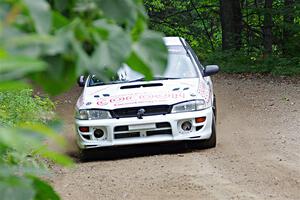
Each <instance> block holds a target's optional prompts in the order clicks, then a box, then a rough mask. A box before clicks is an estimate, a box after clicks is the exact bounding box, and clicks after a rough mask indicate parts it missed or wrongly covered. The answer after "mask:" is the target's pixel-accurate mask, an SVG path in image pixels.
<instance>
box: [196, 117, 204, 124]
mask: <svg viewBox="0 0 300 200" xmlns="http://www.w3.org/2000/svg"><path fill="white" fill-rule="evenodd" d="M195 120H196V123H203V122H205V120H206V117H197V118H196V119H195Z"/></svg>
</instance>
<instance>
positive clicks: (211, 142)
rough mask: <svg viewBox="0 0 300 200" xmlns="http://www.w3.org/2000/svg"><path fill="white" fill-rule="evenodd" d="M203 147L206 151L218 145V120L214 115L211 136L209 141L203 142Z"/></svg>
mask: <svg viewBox="0 0 300 200" xmlns="http://www.w3.org/2000/svg"><path fill="white" fill-rule="evenodd" d="M202 145H203V148H205V149H209V148H214V147H216V145H217V134H216V118H215V116H214V115H213V118H212V126H211V136H210V138H209V139H207V140H203V141H202Z"/></svg>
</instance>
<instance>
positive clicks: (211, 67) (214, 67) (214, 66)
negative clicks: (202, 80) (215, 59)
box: [204, 65, 220, 77]
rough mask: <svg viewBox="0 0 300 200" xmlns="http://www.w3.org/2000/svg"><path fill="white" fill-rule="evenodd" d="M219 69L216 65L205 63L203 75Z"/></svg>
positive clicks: (209, 74)
mask: <svg viewBox="0 0 300 200" xmlns="http://www.w3.org/2000/svg"><path fill="white" fill-rule="evenodd" d="M219 71H220V69H219V66H218V65H207V66H206V67H205V69H204V77H205V76H211V75H214V74H216V73H218V72H219Z"/></svg>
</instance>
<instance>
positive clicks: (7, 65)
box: [0, 56, 46, 82]
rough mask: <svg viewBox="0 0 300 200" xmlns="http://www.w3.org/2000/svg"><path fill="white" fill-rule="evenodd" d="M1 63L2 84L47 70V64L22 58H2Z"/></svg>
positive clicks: (0, 58)
mask: <svg viewBox="0 0 300 200" xmlns="http://www.w3.org/2000/svg"><path fill="white" fill-rule="evenodd" d="M0 63H1V65H0V77H1V78H0V82H1V81H7V80H11V79H17V78H21V77H24V76H25V75H27V74H28V73H32V72H37V71H42V70H44V69H45V68H46V63H45V62H43V61H40V60H38V59H34V58H28V57H22V56H14V57H0Z"/></svg>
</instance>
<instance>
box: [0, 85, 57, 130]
mask: <svg viewBox="0 0 300 200" xmlns="http://www.w3.org/2000/svg"><path fill="white" fill-rule="evenodd" d="M53 110H54V104H53V103H52V102H51V101H50V99H48V98H41V97H39V96H35V95H33V91H32V90H31V89H22V90H16V91H7V92H0V126H6V127H14V126H16V125H18V124H19V123H32V122H42V123H44V122H47V121H48V120H50V118H51V117H52V116H53V115H54V113H53Z"/></svg>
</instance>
